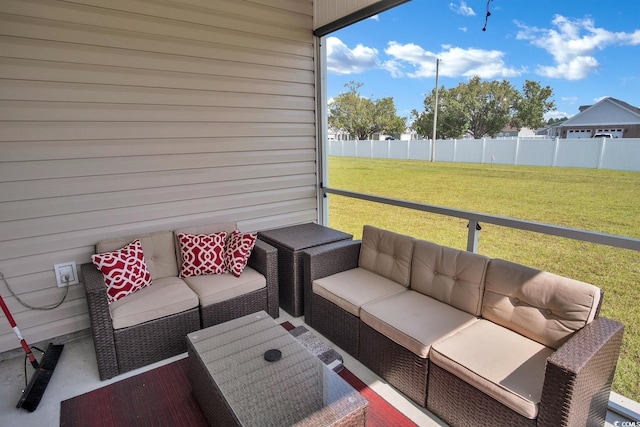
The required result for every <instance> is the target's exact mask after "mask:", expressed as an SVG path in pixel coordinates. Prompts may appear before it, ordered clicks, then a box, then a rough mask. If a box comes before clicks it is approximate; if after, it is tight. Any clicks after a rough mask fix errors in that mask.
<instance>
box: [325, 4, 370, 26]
mask: <svg viewBox="0 0 640 427" xmlns="http://www.w3.org/2000/svg"><path fill="white" fill-rule="evenodd" d="M379 2H380V0H325V1H316V2H315V3H314V8H315V10H314V14H313V21H314V22H313V28H314V29H315V28H319V27H322V26H323V25H325V24H329V23H331V22H333V21H336V20H338V19H340V18H342V17H344V16H347V15H350V14H352V13H353V12H356V11H358V10H360V9H363V8H365V7H367V6H371V5H372V4H374V3H379Z"/></svg>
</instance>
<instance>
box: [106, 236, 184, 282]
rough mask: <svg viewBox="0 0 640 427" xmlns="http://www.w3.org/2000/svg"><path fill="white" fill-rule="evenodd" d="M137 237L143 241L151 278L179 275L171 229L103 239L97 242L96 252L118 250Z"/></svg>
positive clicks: (143, 250) (145, 258) (143, 249)
mask: <svg viewBox="0 0 640 427" xmlns="http://www.w3.org/2000/svg"><path fill="white" fill-rule="evenodd" d="M135 239H139V240H140V243H142V252H143V253H144V260H145V263H146V264H147V269H148V270H149V274H151V280H156V279H161V278H163V277H172V276H178V263H177V261H176V250H175V244H174V237H173V232H171V231H160V232H157V233H149V234H141V235H138V236H129V237H117V238H114V239H107V240H102V241H100V242H98V244H96V253H99V254H101V253H104V252H112V251H115V250H118V249H120V248H123V247H124V246H126V245H128V244H129V243H131V242H133V241H134V240H135Z"/></svg>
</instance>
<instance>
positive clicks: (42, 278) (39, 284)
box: [0, 264, 85, 310]
mask: <svg viewBox="0 0 640 427" xmlns="http://www.w3.org/2000/svg"><path fill="white" fill-rule="evenodd" d="M52 266H53V264H52V265H51V266H48V268H47V270H46V271H39V272H30V273H29V274H26V275H22V276H17V277H8V278H6V279H7V281H8V283H9V286H10V287H11V290H13V289H19V290H20V293H21V294H23V296H24V294H30V293H32V292H37V291H41V290H43V289H52V290H53V289H54V288H53V285H55V284H56V276H55V273H54V271H53V267H52ZM79 269H80V266H78V270H79ZM8 273H9V272H7V274H8ZM56 286H57V285H56ZM76 289H79V291H76ZM72 290H73V292H79V294H78V297H82V296H84V293H85V292H84V286H83V285H80V286H76V285H71V287H70V288H69V291H70V293H71V291H72ZM0 294H2V295H7V296H8V295H11V292H10V291H9V288H8V287H7V285H6V284H5V283H4V281H2V280H0ZM74 295H75V294H74ZM23 299H26V297H25V298H23ZM5 300H6V298H5ZM47 302H50V301H47ZM18 304H19V303H18ZM12 310H13V309H12Z"/></svg>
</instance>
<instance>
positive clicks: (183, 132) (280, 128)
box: [0, 122, 315, 142]
mask: <svg viewBox="0 0 640 427" xmlns="http://www.w3.org/2000/svg"><path fill="white" fill-rule="evenodd" d="M105 135H109V136H110V137H111V138H115V139H138V138H206V137H211V136H216V137H221V138H222V137H237V136H241V137H259V136H268V137H272V136H313V135H315V125H314V124H306V123H302V124H298V123H243V124H241V125H240V124H238V123H221V122H218V123H215V124H212V123H179V122H164V123H146V122H127V123H118V124H117V126H115V124H114V123H101V122H28V123H23V122H0V142H2V141H42V140H47V141H53V140H73V139H85V140H86V139H104V137H105Z"/></svg>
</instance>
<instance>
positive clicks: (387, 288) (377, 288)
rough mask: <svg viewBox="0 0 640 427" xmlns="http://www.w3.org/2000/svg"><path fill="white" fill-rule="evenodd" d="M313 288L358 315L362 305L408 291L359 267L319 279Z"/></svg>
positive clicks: (314, 291)
mask: <svg viewBox="0 0 640 427" xmlns="http://www.w3.org/2000/svg"><path fill="white" fill-rule="evenodd" d="M312 289H313V293H315V294H317V295H319V296H321V297H322V298H324V299H326V300H328V301H331V302H332V303H334V304H335V305H337V306H338V307H340V308H341V309H343V310H345V311H346V312H348V313H351V314H353V315H354V316H356V317H360V307H362V305H364V304H366V303H369V302H371V301H375V300H377V299H379V298H384V297H388V296H389V295H393V294H397V293H399V292H406V291H407V288H405V287H404V286H402V285H400V284H398V283H396V282H394V281H392V280H390V279H387V278H385V277H382V276H379V275H377V274H375V273H372V272H371V271H369V270H366V269H364V268H359V267H358V268H354V269H351V270H347V271H343V272H340V273H337V274H334V275H331V276H327V277H323V278H321V279H317V280H315V281H314V282H313V286H312Z"/></svg>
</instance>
